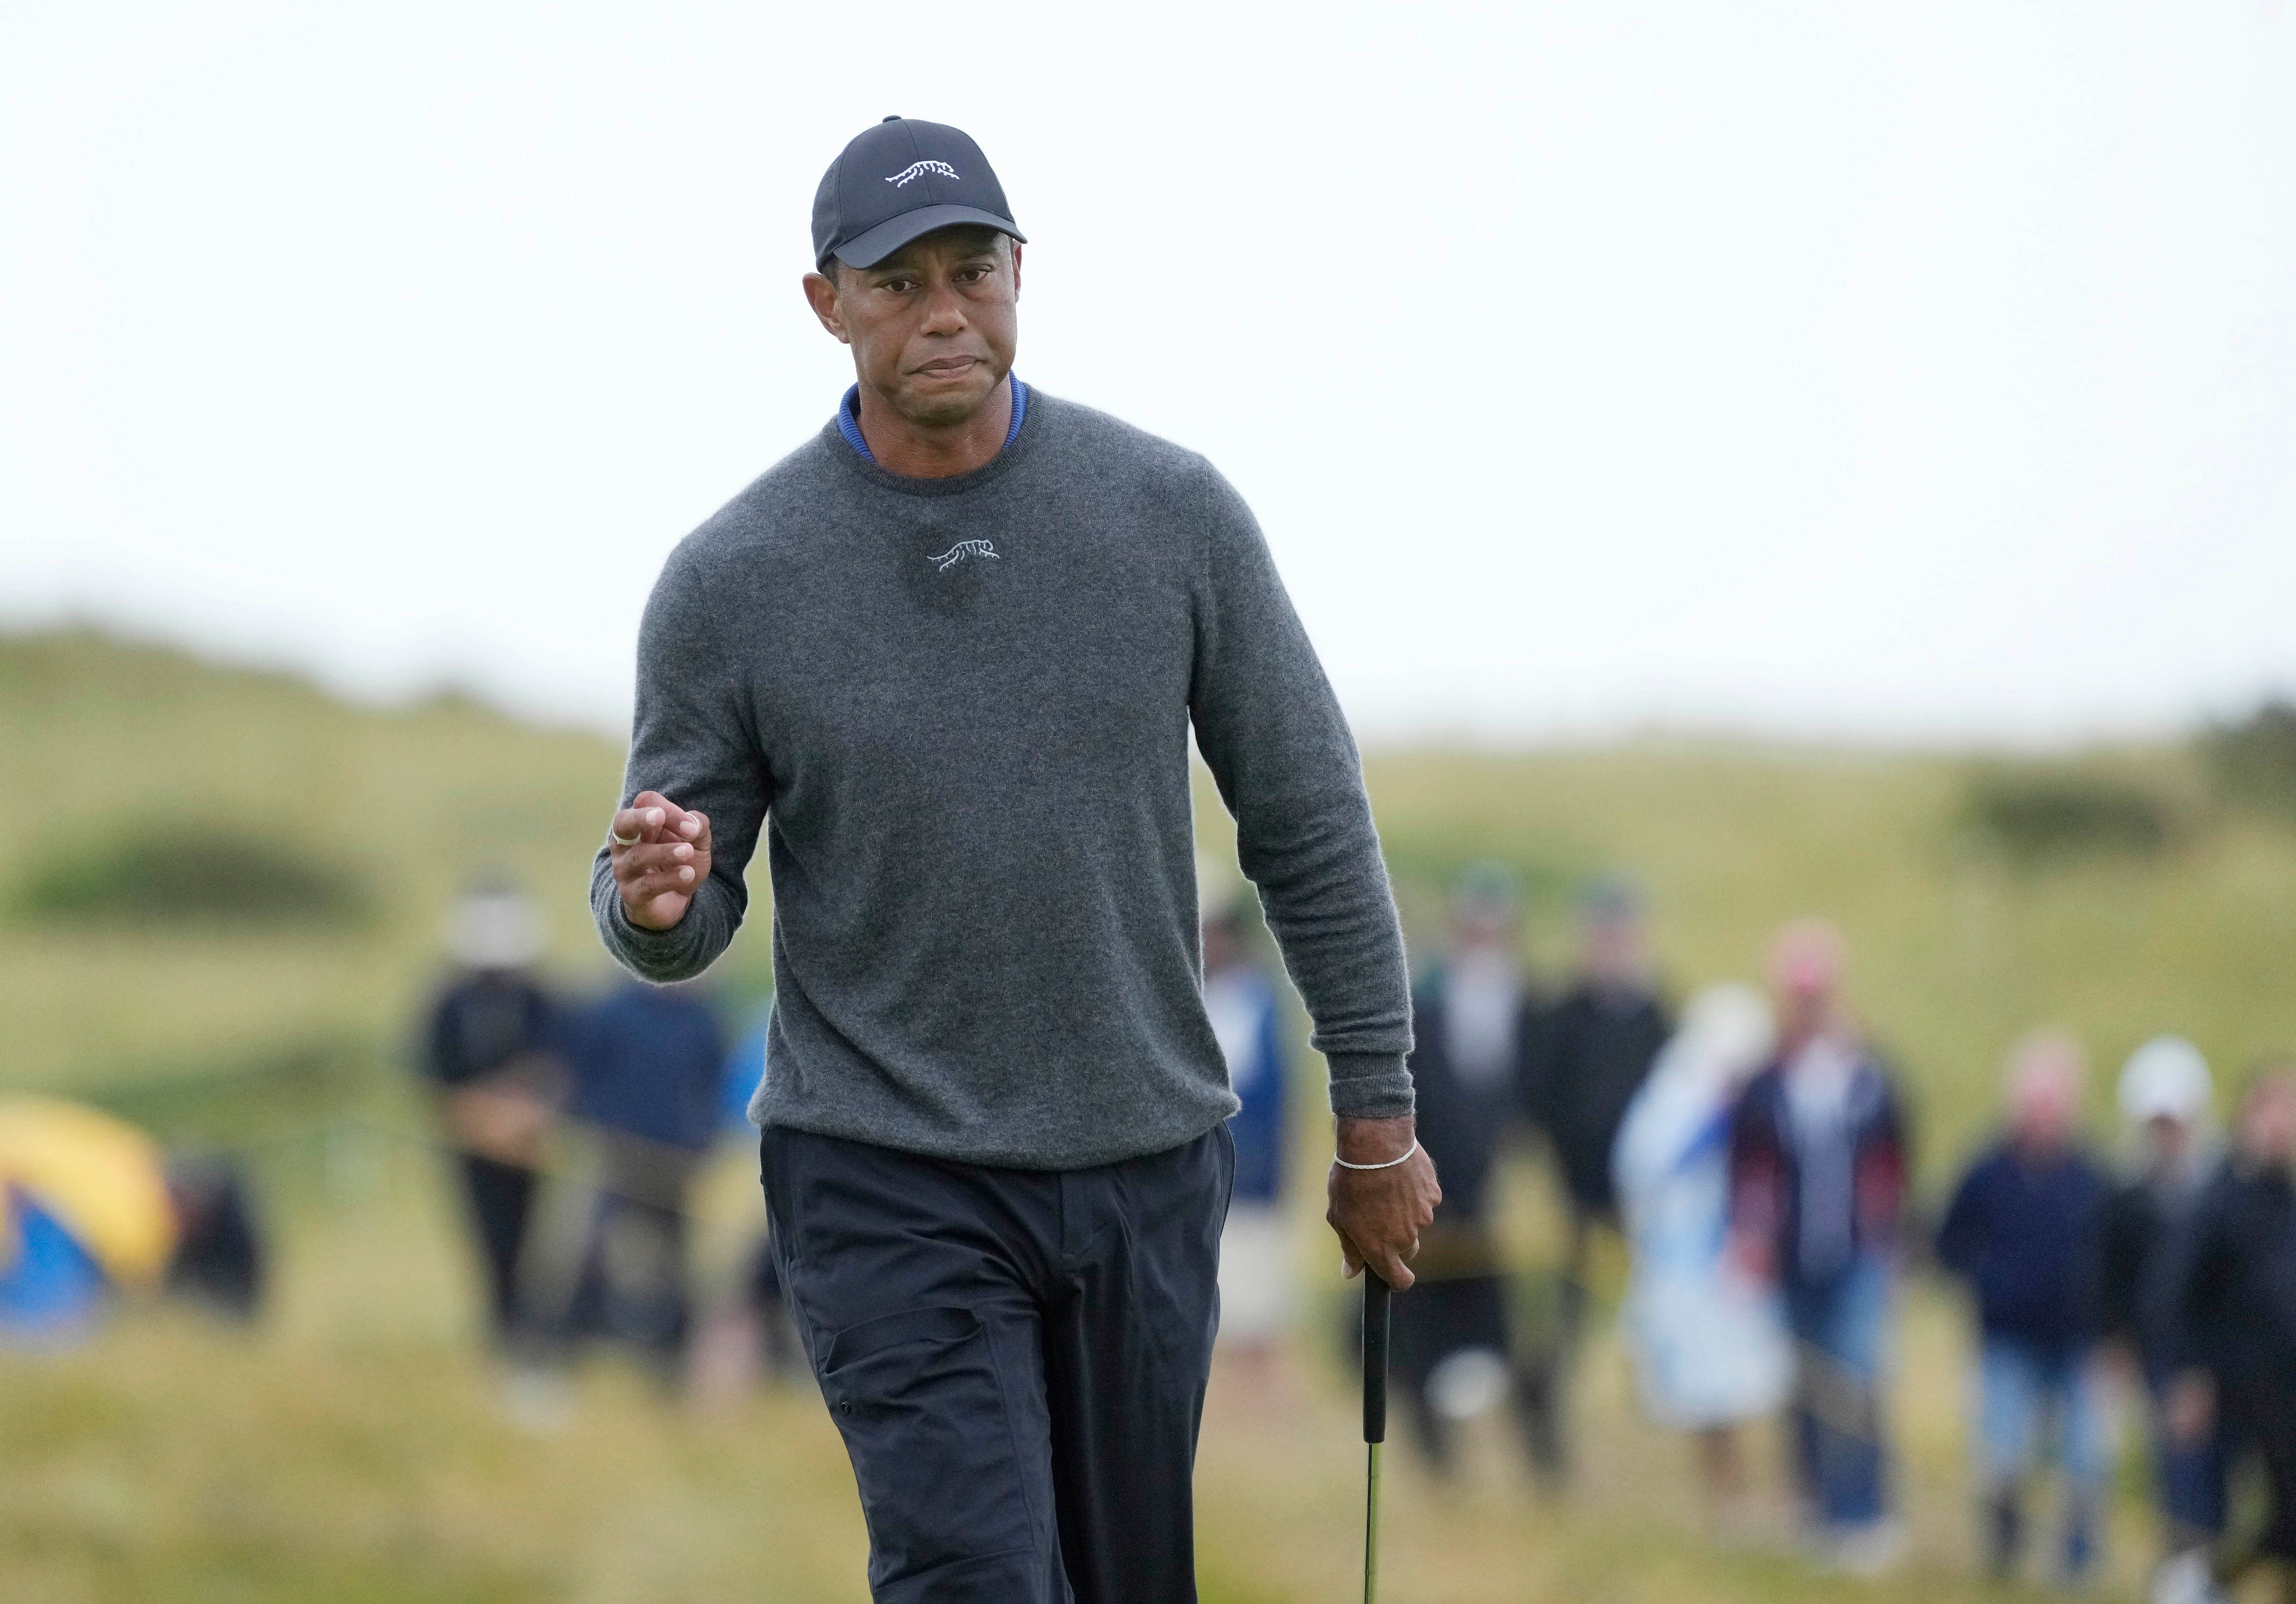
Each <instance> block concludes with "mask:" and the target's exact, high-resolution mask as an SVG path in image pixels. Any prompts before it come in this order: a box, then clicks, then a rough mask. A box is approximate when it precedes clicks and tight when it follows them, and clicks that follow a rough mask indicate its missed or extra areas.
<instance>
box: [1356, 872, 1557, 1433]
mask: <svg viewBox="0 0 2296 1604" xmlns="http://www.w3.org/2000/svg"><path fill="white" fill-rule="evenodd" d="M1521 908H1522V896H1521V889H1520V888H1519V887H1518V885H1517V883H1516V880H1515V877H1514V873H1513V871H1512V870H1509V869H1507V868H1506V867H1505V865H1503V864H1498V863H1479V864H1476V865H1475V866H1474V867H1472V868H1471V869H1469V870H1468V871H1467V872H1466V873H1465V874H1464V876H1462V877H1461V879H1460V881H1459V884H1458V887H1457V888H1456V890H1455V891H1454V892H1453V893H1452V896H1451V950H1450V953H1449V954H1448V956H1447V959H1446V960H1445V962H1443V964H1442V965H1441V966H1440V967H1439V968H1437V969H1436V970H1433V971H1432V972H1431V973H1430V974H1429V975H1428V976H1427V978H1425V979H1424V980H1423V982H1422V983H1421V985H1420V987H1419V991H1418V994H1417V996H1416V998H1415V1001H1414V1007H1413V1017H1414V1019H1415V1021H1416V1025H1415V1030H1416V1035H1417V1038H1418V1039H1417V1042H1416V1043H1415V1045H1414V1047H1413V1049H1412V1053H1411V1080H1412V1085H1413V1087H1414V1089H1415V1091H1416V1093H1417V1094H1418V1098H1419V1131H1420V1140H1421V1141H1422V1142H1424V1143H1426V1146H1427V1150H1428V1152H1429V1153H1431V1154H1432V1155H1433V1156H1434V1159H1435V1162H1436V1163H1437V1164H1438V1165H1439V1166H1441V1167H1442V1172H1443V1178H1444V1179H1443V1206H1442V1207H1440V1208H1439V1209H1438V1210H1437V1211H1436V1215H1435V1224H1434V1229H1433V1230H1432V1231H1431V1232H1430V1233H1429V1235H1428V1239H1427V1254H1426V1256H1425V1258H1424V1259H1423V1261H1422V1262H1421V1264H1420V1265H1419V1269H1420V1271H1421V1273H1423V1275H1424V1276H1425V1277H1426V1284H1425V1285H1424V1286H1423V1287H1422V1288H1421V1289H1419V1291H1418V1293H1417V1294H1416V1295H1415V1296H1414V1297H1408V1298H1405V1299H1403V1300H1402V1301H1401V1302H1399V1303H1398V1304H1397V1305H1395V1310H1394V1313H1393V1314H1392V1316H1391V1319H1392V1321H1393V1326H1394V1348H1395V1364H1396V1371H1397V1376H1398V1380H1399V1381H1400V1382H1401V1392H1402V1395H1403V1398H1404V1401H1405V1403H1406V1406H1407V1409H1408V1418H1409V1420H1410V1423H1411V1428H1412V1434H1413V1436H1414V1438H1415V1440H1416V1442H1417V1443H1418V1445H1419V1448H1420V1451H1421V1453H1423V1454H1424V1455H1425V1457H1426V1460H1427V1462H1428V1464H1429V1465H1430V1466H1431V1468H1433V1469H1435V1470H1436V1471H1437V1472H1438V1473H1439V1474H1440V1473H1444V1472H1447V1470H1449V1469H1450V1468H1451V1461H1452V1431H1451V1422H1452V1421H1453V1420H1455V1419H1457V1418H1460V1417H1463V1416H1464V1415H1467V1414H1470V1413H1472V1412H1476V1411H1477V1410H1478V1409H1480V1407H1485V1406H1488V1404H1491V1403H1496V1402H1497V1401H1498V1399H1499V1398H1502V1397H1504V1396H1505V1390H1506V1382H1507V1376H1508V1363H1507V1362H1508V1355H1509V1352H1510V1348H1511V1344H1510V1341H1509V1336H1508V1330H1507V1319H1506V1297H1505V1283H1504V1282H1503V1281H1501V1280H1500V1278H1499V1273H1498V1265H1497V1255H1496V1253H1495V1252H1494V1250H1493V1246H1492V1240H1491V1231H1490V1219H1489V1213H1490V1205H1491V1203H1492V1200H1493V1199H1492V1195H1491V1194H1492V1190H1493V1189H1492V1187H1491V1184H1490V1183H1491V1176H1492V1171H1493V1169H1494V1168H1495V1167H1496V1166H1497V1158H1498V1152H1499V1144H1500V1142H1501V1141H1502V1140H1503V1139H1504V1137H1505V1134H1506V1132H1507V1127H1508V1124H1509V1119H1508V1117H1509V1115H1510V1114H1511V1113H1512V1112H1513V1101H1514V1097H1515V1089H1516V1086H1517V1085H1518V1084H1519V1083H1520V1081H1521V1076H1522V1060H1523V1054H1524V1052H1526V1050H1527V1049H1528V1047H1529V1041H1530V1020H1531V1002H1530V995H1529V988H1528V986H1526V985H1525V983H1524V979H1523V972H1522V924H1521ZM1493 1382H1496V1385H1493V1384H1492V1383H1493ZM1534 1462H1537V1461H1536V1460H1535V1461H1534Z"/></svg>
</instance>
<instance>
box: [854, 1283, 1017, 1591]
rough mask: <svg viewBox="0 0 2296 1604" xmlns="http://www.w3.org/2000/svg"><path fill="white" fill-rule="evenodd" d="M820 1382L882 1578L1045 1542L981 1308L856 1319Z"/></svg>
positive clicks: (878, 1579)
mask: <svg viewBox="0 0 2296 1604" xmlns="http://www.w3.org/2000/svg"><path fill="white" fill-rule="evenodd" d="M821 1393H822V1396H823V1397H824V1399H825V1400H826V1401H827V1402H828V1404H829V1411H830V1414H831V1416H832V1418H833V1419H834V1420H836V1422H837V1429H838V1430H839V1431H840V1433H842V1434H843V1436H844V1438H845V1447H846V1452H847V1453H849V1454H850V1455H851V1456H852V1460H853V1476H854V1479H855V1480H856V1481H857V1483H859V1485H860V1489H861V1509H862V1512H863V1514H864V1515H865V1517H866V1518H867V1519H868V1523H869V1548H870V1556H869V1581H870V1584H871V1585H872V1586H873V1587H874V1588H878V1589H883V1588H885V1587H887V1586H889V1585H890V1584H894V1583H897V1582H899V1581H901V1580H902V1579H904V1578H906V1577H914V1576H916V1575H920V1574H921V1573H926V1572H931V1571H932V1570H934V1569H937V1568H939V1567H947V1566H952V1565H956V1564H959V1563H962V1562H964V1561H968V1560H979V1559H986V1558H988V1557H989V1556H991V1555H995V1554H1003V1553H1012V1552H1015V1551H1027V1550H1029V1549H1031V1548H1033V1547H1034V1546H1035V1533H1034V1524H1035V1523H1034V1522H1033V1521H1032V1520H1031V1519H1030V1512H1029V1494H1028V1487H1027V1484H1026V1482H1025V1480H1024V1479H1023V1475H1022V1470H1021V1464H1020V1461H1019V1456H1018V1444H1016V1442H1015V1441H1014V1438H1013V1427H1012V1420H1011V1413H1010V1411H1009V1410H1008V1409H1007V1407H1006V1404H1005V1383H1004V1378H1003V1377H1002V1375H1001V1374H1000V1373H999V1372H998V1371H997V1368H996V1350H995V1348H994V1346H993V1345H992V1344H991V1342H990V1340H989V1336H988V1328H987V1327H986V1326H984V1325H982V1324H981V1322H980V1316H978V1315H976V1314H974V1313H972V1310H970V1309H964V1308H940V1309H914V1310H905V1311H903V1312H902V1313H898V1314H884V1315H880V1316H879V1317H878V1318H876V1319H874V1320H865V1321H863V1322H861V1323H860V1324H858V1325H851V1326H847V1327H846V1328H845V1329H844V1330H840V1331H839V1332H837V1333H836V1334H835V1335H833V1336H832V1337H831V1338H830V1339H829V1342H828V1344H827V1346H826V1347H825V1349H824V1352H823V1354H822V1365H821Z"/></svg>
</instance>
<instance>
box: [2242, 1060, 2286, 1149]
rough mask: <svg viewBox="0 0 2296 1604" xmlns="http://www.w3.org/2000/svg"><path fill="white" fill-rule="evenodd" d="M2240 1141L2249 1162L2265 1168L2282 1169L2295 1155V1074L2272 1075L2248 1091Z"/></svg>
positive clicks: (2243, 1110)
mask: <svg viewBox="0 0 2296 1604" xmlns="http://www.w3.org/2000/svg"><path fill="white" fill-rule="evenodd" d="M2240 1145H2241V1149H2242V1150H2243V1152H2244V1153H2246V1154H2247V1156H2248V1160H2249V1162H2250V1163H2251V1164H2255V1165H2259V1166H2263V1167H2266V1168H2268V1169H2285V1168H2286V1167H2288V1166H2289V1164H2290V1162H2291V1160H2292V1159H2296V1075H2290V1074H2285V1073H2283V1074H2278V1075H2275V1076H2272V1077H2270V1078H2269V1079H2267V1080H2266V1081H2264V1082H2262V1083H2260V1084H2258V1086H2257V1087H2256V1089H2255V1090H2254V1091H2252V1092H2251V1093H2249V1095H2248V1102H2247V1104H2246V1106H2245V1107H2243V1109H2242V1110H2241V1117H2240Z"/></svg>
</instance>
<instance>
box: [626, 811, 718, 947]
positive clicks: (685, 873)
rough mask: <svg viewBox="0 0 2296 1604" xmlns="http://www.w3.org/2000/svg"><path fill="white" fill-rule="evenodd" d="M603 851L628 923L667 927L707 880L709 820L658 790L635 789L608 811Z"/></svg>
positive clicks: (681, 912) (654, 927)
mask: <svg viewBox="0 0 2296 1604" xmlns="http://www.w3.org/2000/svg"><path fill="white" fill-rule="evenodd" d="M607 851H608V852H609V853H610V854H611V856H612V859H613V865H614V884H615V886H616V887H618V888H619V889H620V891H621V894H622V912H625V913H627V914H628V915H629V921H630V922H631V923H632V924H634V925H638V926H642V927H643V928H644V929H649V930H667V929H669V928H670V927H671V926H672V925H674V924H676V922H677V921H679V920H681V919H683V918H685V910H686V908H687V907H688V906H690V905H691V904H692V903H693V894H694V893H695V892H696V891H698V890H700V889H701V882H702V881H704V880H708V879H709V820H708V819H707V818H705V817H704V816H703V815H701V814H698V813H689V812H688V811H686V810H685V808H683V807H680V806H678V805H677V804H676V803H675V802H673V801H671V800H670V799H669V798H668V797H665V796H663V795H662V794H661V793H660V791H640V792H639V793H638V794H637V795H636V796H635V798H632V799H631V802H630V805H629V806H627V807H625V808H623V809H622V810H621V811H620V812H619V813H617V814H615V815H614V822H613V826H612V829H611V836H610V839H609V840H608V843H607Z"/></svg>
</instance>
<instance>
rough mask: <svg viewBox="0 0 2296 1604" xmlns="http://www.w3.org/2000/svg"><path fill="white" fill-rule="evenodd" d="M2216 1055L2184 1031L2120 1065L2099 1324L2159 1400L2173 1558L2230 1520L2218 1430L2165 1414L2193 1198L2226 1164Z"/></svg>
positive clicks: (2163, 1492)
mask: <svg viewBox="0 0 2296 1604" xmlns="http://www.w3.org/2000/svg"><path fill="white" fill-rule="evenodd" d="M2213 1091H2214V1087H2213V1084H2212V1083H2211V1081H2210V1075H2209V1065H2208V1060H2206V1059H2205V1058H2203V1057H2202V1056H2201V1051H2200V1049H2199V1048H2197V1047H2195V1046H2194V1045H2193V1044H2192V1043H2190V1042H2187V1041H2185V1040H2184V1039H2183V1038H2182V1037H2180V1036H2169V1035H2164V1036H2156V1037H2154V1038H2153V1040H2152V1041H2149V1042H2147V1043H2144V1045H2143V1046H2142V1047H2139V1048H2138V1049H2137V1050H2136V1052H2134V1053H2132V1054H2130V1055H2129V1059H2128V1065H2127V1067H2126V1068H2123V1069H2122V1070H2121V1072H2120V1112H2121V1115H2122V1117H2124V1118H2126V1119H2127V1120H2128V1126H2129V1131H2130V1133H2131V1136H2132V1137H2133V1139H2134V1142H2135V1147H2136V1162H2135V1166H2134V1168H2135V1174H2133V1175H2132V1176H2131V1178H2130V1179H2129V1180H2128V1182H2127V1183H2124V1184H2123V1185H2122V1186H2121V1187H2120V1190H2119V1191H2117V1192H2116V1193H2115V1194H2114V1196H2113V1199H2112V1202H2111V1204H2110V1205H2108V1207H2107V1209H2106V1214H2105V1222H2104V1233H2103V1236H2104V1240H2103V1263H2102V1265H2101V1274H2100V1277H2099V1281H2100V1285H2099V1293H2100V1298H2101V1303H2102V1307H2101V1309H2100V1311H2099V1313H2101V1315H2102V1317H2103V1321H2102V1323H2103V1330H2104V1332H2105V1334H2106V1336H2107V1337H2108V1338H2113V1339H2116V1340H2117V1341H2118V1343H2119V1344H2120V1348H2121V1351H2122V1352H2124V1353H2126V1354H2128V1356H2129V1357H2130V1359H2131V1360H2132V1361H2133V1363H2134V1365H2135V1367H2136V1371H2137V1372H2138V1374H2139V1375H2141V1376H2142V1378H2143V1379H2144V1388H2145V1394H2146V1396H2147V1397H2148V1399H2149V1400H2150V1403H2151V1408H2150V1411H2149V1419H2150V1425H2151V1432H2152V1440H2153V1470H2154V1475H2155V1477H2157V1480H2158V1492H2157V1496H2158V1497H2159V1499H2160V1505H2161V1539H2162V1545H2163V1548H2164V1550H2165V1561H2164V1563H2166V1562H2168V1561H2174V1560H2176V1559H2177V1557H2178V1556H2180V1555H2185V1554H2190V1553H2193V1552H2194V1551H2199V1550H2201V1549H2203V1548H2205V1547H2206V1546H2207V1545H2208V1544H2209V1543H2210V1542H2211V1541H2212V1540H2213V1539H2214V1538H2215V1536H2216V1534H2217V1533H2218V1531H2220V1530H2221V1529H2222V1528H2223V1526H2224V1519H2225V1454H2224V1447H2223V1444H2222V1441H2221V1439H2220V1437H2219V1436H2218V1433H2217V1432H2215V1431H2214V1430H2210V1431H2208V1432H2205V1433H2203V1434H2201V1435H2200V1436H2198V1437H2197V1439H2196V1440H2191V1441H2185V1440H2180V1439H2179V1438H2178V1437H2177V1435H2176V1434H2175V1433H2172V1432H2170V1431H2169V1430H2168V1429H2167V1428H2166V1421H2165V1420H2164V1418H2163V1414H2164V1410H2165V1407H2166V1400H2167V1396H2168V1391H2169V1383H2170V1381H2171V1379H2173V1372H2174V1371H2175V1368H2176V1362H2175V1354H2174V1348H2175V1341H2176V1338H2175V1329H2174V1328H2175V1322H2176V1313H2175V1307H2174V1305H2175V1297H2176V1287H2177V1275H2178V1269H2179V1266H2180V1264H2181V1263H2182V1260H2183V1258H2184V1256H2185V1239H2186V1236H2187V1234H2188V1232H2189V1228H2190V1225H2191V1221H2192V1217H2193V1209H2194V1204H2195V1202H2196V1201H2197V1200H2198V1199H2200V1197H2201V1196H2202V1193H2203V1192H2204V1191H2206V1190H2207V1187H2208V1183H2209V1180H2210V1176H2211V1175H2213V1174H2215V1173H2216V1171H2217V1169H2218V1164H2219V1159H2218V1150H2217V1144H2216V1143H2215V1142H2214V1141H2213V1140H2212V1136H2211V1133H2210V1124H2209V1104H2210V1098H2211V1096H2212V1094H2213Z"/></svg>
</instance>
